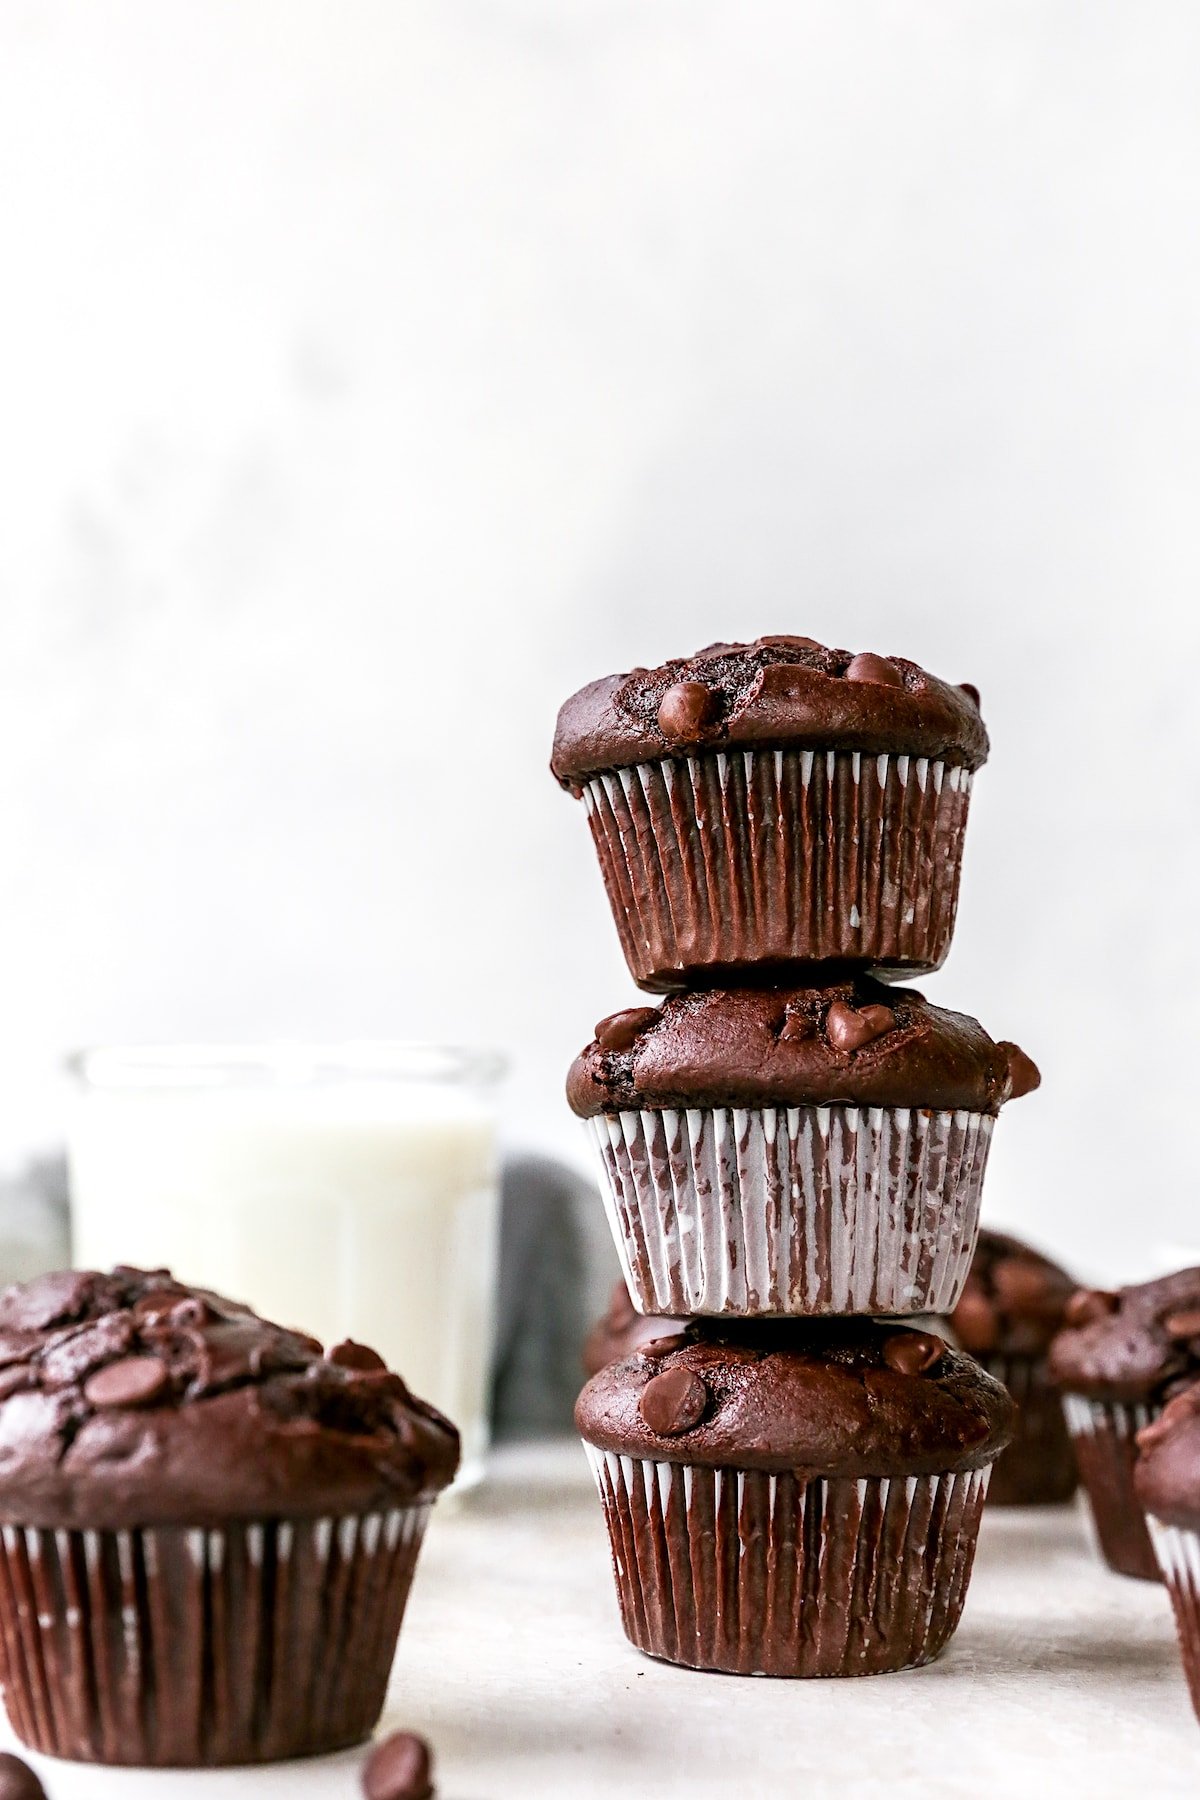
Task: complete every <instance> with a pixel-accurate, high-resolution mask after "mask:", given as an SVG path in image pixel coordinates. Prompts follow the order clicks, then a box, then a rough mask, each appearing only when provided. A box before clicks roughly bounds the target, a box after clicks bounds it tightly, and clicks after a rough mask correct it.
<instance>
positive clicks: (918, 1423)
mask: <svg viewBox="0 0 1200 1800" xmlns="http://www.w3.org/2000/svg"><path fill="white" fill-rule="evenodd" d="M1012 1418H1013V1404H1012V1401H1011V1400H1010V1399H1009V1396H1008V1394H1007V1393H1006V1392H1005V1390H1004V1388H1002V1387H1001V1385H1000V1383H999V1382H998V1381H994V1380H993V1379H992V1378H991V1376H989V1375H987V1374H985V1373H984V1371H983V1370H982V1369H981V1368H980V1367H979V1365H978V1363H976V1362H974V1361H973V1360H972V1358H971V1357H969V1356H965V1355H963V1354H962V1353H961V1352H960V1351H957V1350H952V1349H951V1348H950V1347H949V1346H948V1345H947V1344H945V1343H944V1342H943V1341H942V1339H941V1338H939V1337H937V1336H936V1335H935V1334H933V1333H932V1332H923V1331H912V1330H909V1329H908V1328H907V1327H905V1326H901V1325H888V1324H880V1323H877V1322H875V1321H874V1320H870V1319H834V1320H800V1319H787V1320H782V1319H780V1320H760V1321H753V1322H752V1321H740V1322H739V1323H738V1324H737V1325H736V1326H730V1327H728V1328H726V1327H724V1326H719V1325H716V1324H715V1323H713V1322H711V1321H694V1322H693V1323H692V1324H691V1325H689V1326H688V1327H687V1329H686V1330H685V1331H684V1332H683V1333H682V1334H681V1335H680V1336H679V1337H676V1338H674V1339H671V1340H669V1341H664V1342H660V1343H656V1344H654V1345H651V1346H650V1347H649V1351H647V1350H642V1351H637V1352H634V1354H632V1355H631V1356H628V1357H626V1358H625V1359H624V1360H623V1361H621V1362H618V1363H613V1364H610V1365H609V1367H607V1368H605V1369H603V1370H601V1371H600V1373H599V1374H597V1375H594V1376H593V1377H592V1379H591V1381H589V1382H588V1384H587V1386H586V1387H585V1388H584V1390H583V1392H582V1394H581V1395H580V1396H579V1400H578V1403H577V1404H576V1408H575V1423H576V1425H577V1426H578V1428H579V1431H580V1434H581V1436H582V1437H584V1438H585V1439H586V1440H587V1442H588V1443H590V1444H592V1445H594V1446H596V1447H597V1448H598V1449H601V1450H611V1451H615V1452H616V1453H618V1454H620V1455H629V1456H633V1457H638V1458H647V1459H650V1460H655V1461H664V1462H680V1463H690V1464H693V1465H695V1466H697V1467H705V1468H740V1469H759V1470H765V1471H769V1472H775V1473H782V1472H784V1471H796V1472H800V1473H803V1474H808V1475H813V1476H853V1477H859V1476H873V1475H875V1476H890V1475H922V1474H936V1473H942V1472H951V1471H961V1470H968V1469H978V1468H982V1467H983V1466H984V1465H985V1464H987V1463H990V1462H991V1461H993V1460H994V1458H995V1457H996V1456H998V1455H999V1453H1000V1451H1001V1450H1002V1449H1003V1448H1004V1445H1005V1444H1006V1443H1007V1442H1008V1440H1009V1437H1010V1436H1011V1431H1012Z"/></svg>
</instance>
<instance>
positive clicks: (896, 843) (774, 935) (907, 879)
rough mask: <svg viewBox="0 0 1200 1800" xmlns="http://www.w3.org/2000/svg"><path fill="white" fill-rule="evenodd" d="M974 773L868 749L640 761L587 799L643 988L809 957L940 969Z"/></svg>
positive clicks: (731, 976)
mask: <svg viewBox="0 0 1200 1800" xmlns="http://www.w3.org/2000/svg"><path fill="white" fill-rule="evenodd" d="M970 795H971V772H970V771H969V770H968V769H963V768H958V767H951V766H947V765H946V764H945V763H942V762H935V761H930V760H928V759H927V758H925V757H908V756H873V755H862V754H860V753H859V752H858V751H856V750H853V751H852V750H846V751H833V750H829V751H813V750H758V751H754V750H746V751H735V752H730V753H729V754H727V755H725V754H715V755H704V756H695V757H688V758H686V759H681V760H678V761H664V762H655V763H642V764H639V765H638V766H637V767H635V768H632V769H620V770H618V771H616V772H615V773H613V774H608V775H598V776H595V777H593V779H592V780H591V781H589V782H588V783H587V785H586V786H585V788H584V804H585V806H586V808H587V813H588V819H589V822H590V825H591V830H592V837H593V839H594V841H595V845H596V851H597V854H598V856H599V858H600V867H601V871H602V873H603V876H604V883H605V886H606V888H607V890H608V897H609V901H610V903H611V906H612V911H613V918H614V920H615V921H616V926H617V930H618V932H619V934H620V938H621V946H622V949H623V950H624V952H625V958H626V961H627V962H628V964H629V968H630V972H631V973H632V975H633V978H634V980H635V981H637V982H639V983H640V984H641V985H642V986H643V987H646V988H650V989H653V990H657V991H661V992H667V991H670V990H671V989H673V988H680V987H685V986H689V985H694V984H695V983H697V982H698V981H703V980H706V979H707V980H709V981H710V982H711V981H713V980H716V979H727V980H729V981H731V982H736V980H737V979H738V978H739V976H741V977H743V978H744V977H747V976H753V977H761V976H762V974H763V972H764V967H765V968H767V969H771V968H775V969H778V970H782V969H785V968H787V967H788V966H789V965H794V964H796V963H798V962H805V963H811V962H825V963H828V962H840V961H851V962H855V963H869V964H874V965H877V966H879V967H881V968H884V969H887V970H889V971H892V972H896V973H900V972H904V971H908V972H916V971H920V970H929V969H936V968H938V967H940V965H941V964H942V962H943V961H944V960H945V957H946V953H947V951H948V950H949V948H950V938H951V934H952V932H953V930H954V914H955V909H956V907H957V905H958V884H959V873H960V865H961V861H962V844H963V834H964V831H965V829H966V823H967V809H968V805H969V803H970Z"/></svg>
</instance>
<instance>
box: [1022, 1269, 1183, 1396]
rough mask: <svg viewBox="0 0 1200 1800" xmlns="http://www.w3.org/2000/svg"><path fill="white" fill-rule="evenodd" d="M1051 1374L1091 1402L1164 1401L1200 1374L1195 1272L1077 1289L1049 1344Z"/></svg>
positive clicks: (1067, 1387) (1060, 1382)
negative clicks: (1130, 1284)
mask: <svg viewBox="0 0 1200 1800" xmlns="http://www.w3.org/2000/svg"><path fill="white" fill-rule="evenodd" d="M1050 1374H1051V1376H1052V1377H1053V1379H1054V1380H1055V1381H1056V1382H1057V1383H1058V1385H1059V1386H1060V1387H1062V1388H1066V1389H1067V1391H1068V1392H1069V1393H1073V1394H1083V1395H1085V1396H1086V1397H1087V1398H1089V1399H1092V1400H1115V1401H1129V1402H1131V1403H1136V1402H1138V1401H1155V1400H1161V1399H1164V1398H1169V1397H1170V1395H1171V1394H1172V1393H1173V1392H1175V1391H1176V1390H1177V1389H1178V1388H1179V1387H1180V1386H1181V1385H1185V1384H1186V1383H1187V1382H1189V1381H1194V1380H1195V1379H1196V1377H1197V1375H1200V1269H1180V1270H1179V1271H1178V1272H1177V1273H1176V1274H1174V1275H1164V1276H1163V1277H1162V1278H1161V1279H1160V1280H1158V1281H1146V1282H1143V1283H1142V1284H1141V1286H1139V1287H1123V1288H1118V1289H1117V1290H1116V1292H1115V1293H1110V1292H1108V1291H1106V1290H1102V1289H1094V1288H1081V1289H1080V1290H1079V1291H1078V1292H1077V1293H1075V1294H1073V1295H1072V1297H1071V1299H1070V1300H1068V1302H1067V1310H1066V1318H1065V1324H1064V1326H1063V1329H1062V1330H1061V1331H1060V1332H1059V1334H1058V1336H1057V1337H1056V1338H1055V1339H1054V1342H1053V1343H1052V1344H1051V1346H1050Z"/></svg>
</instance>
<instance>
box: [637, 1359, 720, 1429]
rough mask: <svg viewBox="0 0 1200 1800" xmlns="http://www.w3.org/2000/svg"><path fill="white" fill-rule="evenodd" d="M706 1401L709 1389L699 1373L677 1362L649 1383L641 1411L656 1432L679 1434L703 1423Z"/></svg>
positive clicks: (639, 1409) (641, 1401) (640, 1401)
mask: <svg viewBox="0 0 1200 1800" xmlns="http://www.w3.org/2000/svg"><path fill="white" fill-rule="evenodd" d="M707 1405H708V1389H707V1388H706V1387H705V1385H704V1382H703V1381H702V1380H701V1378H700V1376H699V1375H697V1374H696V1372H695V1370H694V1369H686V1368H684V1367H683V1366H682V1365H680V1364H677V1365H676V1366H675V1368H673V1369H664V1370H663V1372H662V1374H661V1375H655V1376H654V1377H653V1378H652V1379H651V1380H650V1381H648V1382H647V1383H646V1385H645V1387H644V1388H643V1389H642V1397H641V1399H640V1400H639V1401H638V1411H639V1412H640V1413H641V1415H642V1418H643V1419H644V1420H645V1422H646V1424H647V1425H648V1426H649V1427H650V1430H651V1431H653V1432H654V1433H655V1435H656V1436H658V1437H680V1436H681V1435H682V1434H683V1432H685V1431H690V1430H691V1429H692V1426H693V1425H698V1424H699V1423H700V1420H701V1419H702V1418H703V1416H704V1409H705V1407H706V1406H707Z"/></svg>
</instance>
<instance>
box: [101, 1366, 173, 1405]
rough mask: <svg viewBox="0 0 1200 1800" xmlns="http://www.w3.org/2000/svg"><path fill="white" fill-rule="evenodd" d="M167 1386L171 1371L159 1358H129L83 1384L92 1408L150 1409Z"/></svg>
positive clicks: (105, 1369)
mask: <svg viewBox="0 0 1200 1800" xmlns="http://www.w3.org/2000/svg"><path fill="white" fill-rule="evenodd" d="M166 1385H167V1371H166V1368H165V1366H164V1365H163V1364H162V1363H160V1362H159V1360H158V1358H157V1356H126V1357H123V1358H122V1359H121V1361H120V1362H115V1363H109V1364H108V1366H107V1368H104V1369H97V1370H96V1372H95V1374H94V1375H89V1376H88V1378H87V1380H86V1381H85V1382H84V1384H83V1397H84V1399H85V1400H86V1401H87V1403H88V1405H89V1406H100V1407H104V1406H149V1404H150V1402H151V1401H152V1400H157V1399H158V1397H159V1395H160V1394H161V1393H162V1391H163V1389H164V1388H165V1387H166Z"/></svg>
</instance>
